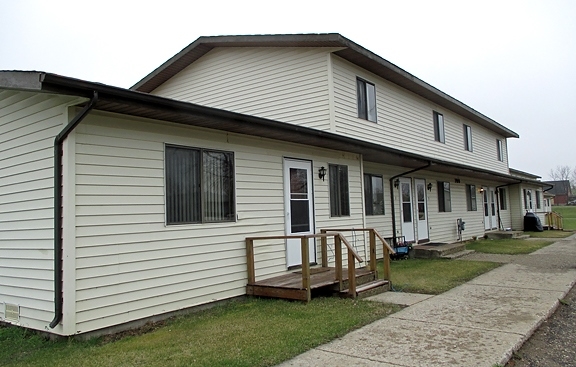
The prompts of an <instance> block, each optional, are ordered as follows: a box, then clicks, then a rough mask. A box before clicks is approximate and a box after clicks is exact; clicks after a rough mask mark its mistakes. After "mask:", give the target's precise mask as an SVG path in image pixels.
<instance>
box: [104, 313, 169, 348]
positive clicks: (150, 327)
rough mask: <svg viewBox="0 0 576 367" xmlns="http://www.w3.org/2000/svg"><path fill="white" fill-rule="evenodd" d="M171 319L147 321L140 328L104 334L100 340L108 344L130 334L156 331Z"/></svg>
mask: <svg viewBox="0 0 576 367" xmlns="http://www.w3.org/2000/svg"><path fill="white" fill-rule="evenodd" d="M169 320H170V319H168V320H160V321H156V322H147V323H146V324H144V325H142V326H140V327H139V328H135V329H130V330H125V331H121V332H119V333H114V334H109V335H104V336H102V337H100V339H99V342H100V344H108V343H112V342H115V341H118V340H121V339H123V338H126V337H128V336H138V335H144V334H147V333H150V332H152V331H155V330H157V329H160V328H162V327H164V326H165V325H166V324H167V323H168V322H169Z"/></svg>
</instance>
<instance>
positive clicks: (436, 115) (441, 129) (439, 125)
mask: <svg viewBox="0 0 576 367" xmlns="http://www.w3.org/2000/svg"><path fill="white" fill-rule="evenodd" d="M432 115H433V123H434V141H437V142H439V143H443V144H446V130H445V126H444V115H443V114H441V113H440V112H436V111H432Z"/></svg>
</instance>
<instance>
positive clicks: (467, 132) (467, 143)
mask: <svg viewBox="0 0 576 367" xmlns="http://www.w3.org/2000/svg"><path fill="white" fill-rule="evenodd" d="M464 149H466V150H467V151H470V152H471V151H472V128H471V127H470V126H468V125H464Z"/></svg>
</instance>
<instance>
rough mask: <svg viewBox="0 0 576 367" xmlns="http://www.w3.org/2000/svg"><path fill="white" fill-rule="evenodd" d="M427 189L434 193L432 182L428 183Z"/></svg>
mask: <svg viewBox="0 0 576 367" xmlns="http://www.w3.org/2000/svg"><path fill="white" fill-rule="evenodd" d="M426 187H428V191H432V182H428V186H426Z"/></svg>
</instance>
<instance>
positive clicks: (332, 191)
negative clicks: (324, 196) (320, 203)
mask: <svg viewBox="0 0 576 367" xmlns="http://www.w3.org/2000/svg"><path fill="white" fill-rule="evenodd" d="M334 180H335V181H334ZM343 185H345V187H343ZM328 187H329V190H328V191H329V200H330V217H349V216H350V183H349V180H348V166H346V165H341V164H328Z"/></svg>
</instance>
